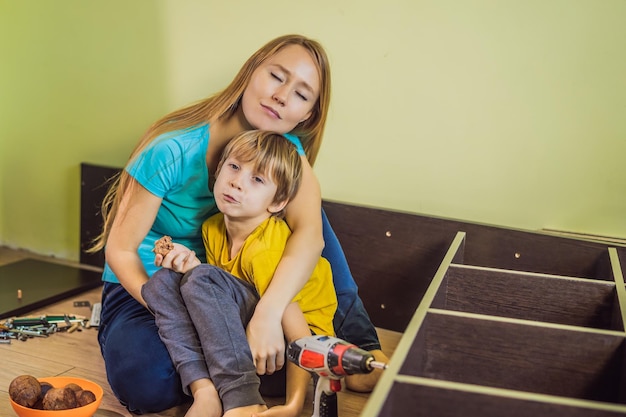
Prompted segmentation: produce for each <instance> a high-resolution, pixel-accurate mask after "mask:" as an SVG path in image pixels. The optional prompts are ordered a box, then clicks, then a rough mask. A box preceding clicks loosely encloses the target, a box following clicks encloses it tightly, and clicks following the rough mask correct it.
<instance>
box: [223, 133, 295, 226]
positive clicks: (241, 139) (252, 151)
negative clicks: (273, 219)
mask: <svg viewBox="0 0 626 417" xmlns="http://www.w3.org/2000/svg"><path fill="white" fill-rule="evenodd" d="M231 157H232V158H234V159H236V160H237V161H238V162H252V163H253V164H254V171H256V172H259V173H262V174H264V175H267V176H268V177H269V178H270V179H271V180H272V181H273V182H274V183H275V184H276V195H275V196H274V200H273V201H272V203H273V204H279V203H282V202H284V201H289V200H291V199H292V198H293V197H294V196H295V195H296V193H297V192H298V188H299V187H300V183H301V182H302V160H301V159H300V154H298V149H297V148H296V145H294V144H293V143H291V142H290V141H289V140H288V139H287V138H285V137H284V136H283V135H281V134H278V133H274V132H267V131H261V130H248V131H245V132H242V133H240V134H238V135H237V136H235V137H234V138H232V139H231V140H230V142H228V145H227V146H226V148H225V149H224V152H223V154H222V158H221V159H220V162H219V165H218V167H217V172H216V173H215V176H216V177H217V176H218V175H219V173H220V170H221V169H222V165H223V164H224V161H226V160H227V159H228V158H231ZM274 214H278V215H279V214H280V213H274Z"/></svg>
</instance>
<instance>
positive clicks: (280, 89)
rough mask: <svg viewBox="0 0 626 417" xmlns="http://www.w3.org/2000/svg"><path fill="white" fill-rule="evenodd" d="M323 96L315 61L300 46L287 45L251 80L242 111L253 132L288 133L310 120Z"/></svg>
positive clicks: (244, 94)
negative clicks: (314, 107) (315, 106)
mask: <svg viewBox="0 0 626 417" xmlns="http://www.w3.org/2000/svg"><path fill="white" fill-rule="evenodd" d="M319 92H320V77H319V74H318V71H317V66H316V65H315V61H314V60H313V58H312V57H311V55H310V54H309V52H307V50H306V49H304V48H303V47H302V46H300V45H288V46H285V47H284V48H282V49H281V50H279V51H278V52H277V53H276V54H275V55H274V56H272V57H271V58H269V59H268V60H266V61H265V62H264V63H263V64H261V65H260V66H259V67H258V68H257V69H256V70H255V71H254V72H253V73H252V76H251V77H250V82H249V83H248V86H247V87H246V90H245V91H244V93H243V97H242V100H241V108H242V109H243V114H244V116H245V118H246V120H247V121H248V123H249V124H250V126H251V127H252V128H254V129H260V130H270V131H274V132H277V133H287V132H290V131H291V130H293V128H295V127H296V125H297V124H298V123H300V122H302V121H304V120H307V119H308V118H309V117H310V116H311V114H312V109H313V106H314V105H315V103H316V102H317V99H318V97H319Z"/></svg>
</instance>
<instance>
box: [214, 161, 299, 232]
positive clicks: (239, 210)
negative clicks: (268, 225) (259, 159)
mask: <svg viewBox="0 0 626 417" xmlns="http://www.w3.org/2000/svg"><path fill="white" fill-rule="evenodd" d="M276 189H277V187H276V184H275V183H274V182H273V181H272V179H271V178H270V177H269V176H267V175H266V174H265V173H259V172H257V171H255V170H254V164H253V163H252V162H240V161H238V160H237V159H236V158H234V157H229V158H228V159H226V160H225V161H224V163H223V164H222V167H221V169H220V171H219V173H218V175H217V178H216V180H215V185H214V187H213V194H214V196H215V202H216V203H217V207H218V208H219V210H220V211H221V212H222V213H224V215H225V216H229V217H231V218H237V219H243V218H247V219H250V220H253V219H255V220H258V222H259V223H261V222H262V221H263V220H265V219H266V218H267V217H269V216H270V215H272V214H273V213H277V212H279V211H280V210H282V209H283V208H284V206H285V204H286V202H282V203H278V204H275V203H274V202H273V201H274V197H275V195H276Z"/></svg>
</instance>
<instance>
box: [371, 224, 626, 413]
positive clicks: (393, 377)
mask: <svg viewBox="0 0 626 417" xmlns="http://www.w3.org/2000/svg"><path fill="white" fill-rule="evenodd" d="M465 238H466V234H465V233H464V232H459V233H457V235H456V236H455V238H454V240H453V242H452V243H451V245H450V247H449V249H448V252H447V253H446V255H445V257H444V259H443V261H442V263H441V265H440V267H439V269H438V270H437V272H436V274H435V276H434V277H433V279H432V281H431V284H430V286H429V287H428V290H427V291H426V293H425V295H424V297H423V299H422V302H421V303H420V305H419V306H418V308H417V310H416V311H415V314H414V315H413V318H412V319H411V322H410V323H409V326H408V327H407V329H406V331H405V332H404V335H403V337H402V339H401V341H400V343H399V344H398V347H397V348H396V351H395V352H394V356H393V358H392V359H391V362H390V364H389V368H388V369H387V370H386V371H385V373H384V374H383V376H382V378H381V380H380V382H379V384H378V385H377V387H376V389H375V390H374V392H373V393H372V396H371V397H370V399H369V401H368V403H367V404H366V406H365V409H364V411H363V414H362V415H363V416H364V417H374V416H376V417H382V416H384V417H388V416H407V415H411V416H429V417H433V416H434V417H452V416H464V417H467V416H480V417H496V416H503V415H506V416H533V417H548V416H549V417H554V416H568V417H570V416H575V417H579V416H581V417H582V416H594V417H605V416H606V417H608V416H617V415H626V358H625V356H626V355H625V353H626V351H625V350H626V333H625V331H624V311H625V304H626V291H625V289H624V280H623V276H622V272H621V268H620V264H619V259H618V257H617V251H616V250H615V249H614V248H607V252H606V262H610V264H611V265H612V268H611V270H612V275H613V276H612V277H611V278H612V279H611V280H603V279H597V278H588V279H587V278H581V276H584V274H580V275H578V276H577V277H568V276H559V275H550V274H545V273H530V272H528V273H526V272H523V271H508V270H502V269H496V268H488V267H478V266H472V265H464V264H463V261H464V257H465V256H464V252H465V250H466V245H467V243H466V242H465Z"/></svg>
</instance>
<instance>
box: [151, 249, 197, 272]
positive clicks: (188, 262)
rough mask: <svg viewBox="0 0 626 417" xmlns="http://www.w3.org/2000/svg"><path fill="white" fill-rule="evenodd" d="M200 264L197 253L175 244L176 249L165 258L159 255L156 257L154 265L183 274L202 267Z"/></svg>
mask: <svg viewBox="0 0 626 417" xmlns="http://www.w3.org/2000/svg"><path fill="white" fill-rule="evenodd" d="M200 263H201V262H200V259H198V257H197V256H196V252H194V251H192V250H190V249H189V248H188V247H187V246H185V245H181V244H180V243H174V249H172V250H171V251H170V252H169V253H168V254H167V255H165V256H163V255H161V254H158V253H157V254H156V255H154V264H155V265H156V266H161V267H163V268H167V269H171V270H173V271H175V272H180V273H182V274H184V273H186V272H187V271H189V270H191V269H193V268H195V267H196V266H198V265H200Z"/></svg>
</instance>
